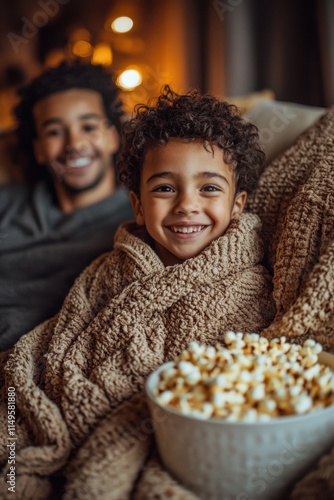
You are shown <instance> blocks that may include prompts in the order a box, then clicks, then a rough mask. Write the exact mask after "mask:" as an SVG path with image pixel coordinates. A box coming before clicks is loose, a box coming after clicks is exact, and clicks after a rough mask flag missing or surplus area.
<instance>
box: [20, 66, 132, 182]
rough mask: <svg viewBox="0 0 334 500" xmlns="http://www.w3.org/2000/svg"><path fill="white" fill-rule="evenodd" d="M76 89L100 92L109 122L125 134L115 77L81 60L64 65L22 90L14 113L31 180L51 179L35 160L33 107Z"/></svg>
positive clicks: (100, 67) (48, 72) (101, 68)
mask: <svg viewBox="0 0 334 500" xmlns="http://www.w3.org/2000/svg"><path fill="white" fill-rule="evenodd" d="M72 89H87V90H94V91H95V92H98V93H99V94H100V95H101V98H102V101H103V105H104V109H105V113H106V117H107V119H108V121H109V122H110V123H112V124H113V125H115V127H116V128H117V130H118V132H119V133H120V131H121V117H122V115H123V111H122V106H121V102H120V100H119V89H118V87H117V86H116V84H115V82H114V79H113V75H112V74H111V73H110V72H108V71H107V70H106V69H105V68H104V67H103V66H102V65H91V64H89V63H82V62H81V61H79V60H75V61H72V62H68V61H63V62H61V63H60V64H59V65H58V66H57V67H55V68H51V69H49V70H47V71H45V72H44V73H42V74H41V75H40V76H38V77H37V78H35V79H34V80H33V81H32V82H30V83H29V84H28V85H26V86H25V87H23V88H21V89H20V90H19V95H20V97H21V100H20V103H19V104H18V105H17V106H16V108H15V109H14V115H15V117H16V121H17V130H16V131H17V137H18V141H19V146H20V148H21V150H22V152H23V153H24V155H25V156H26V159H27V169H28V170H29V178H33V179H34V180H37V179H38V178H40V177H45V175H47V176H48V174H47V169H45V168H42V167H39V166H38V165H37V164H36V160H35V156H34V150H33V140H34V139H35V137H36V128H35V120H34V116H33V107H34V106H35V104H37V102H39V101H40V100H42V99H44V98H46V97H48V96H50V95H52V94H55V93H57V92H64V91H66V90H72Z"/></svg>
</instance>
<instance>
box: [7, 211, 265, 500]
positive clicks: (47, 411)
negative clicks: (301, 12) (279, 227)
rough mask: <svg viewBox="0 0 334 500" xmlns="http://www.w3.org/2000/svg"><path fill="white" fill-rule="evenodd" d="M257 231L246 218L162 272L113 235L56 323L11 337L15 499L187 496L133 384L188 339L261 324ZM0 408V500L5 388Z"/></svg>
mask: <svg viewBox="0 0 334 500" xmlns="http://www.w3.org/2000/svg"><path fill="white" fill-rule="evenodd" d="M260 226H261V225H260V222H259V219H258V217H257V216H256V215H253V214H247V213H245V214H243V215H242V216H241V217H240V218H239V219H238V220H235V221H232V224H231V225H230V227H229V229H228V230H227V232H226V234H225V235H224V236H222V237H220V238H219V239H218V240H216V241H214V242H212V243H211V244H210V246H209V247H207V248H206V249H205V250H204V251H203V252H202V253H201V254H200V255H198V256H197V257H194V258H192V259H189V260H187V261H185V262H184V263H182V264H179V265H176V266H172V267H167V268H165V267H164V266H163V264H162V262H161V261H160V260H159V258H158V257H157V255H156V254H155V252H154V251H153V250H152V248H151V247H150V246H149V245H148V244H147V243H145V241H143V239H141V238H139V237H138V236H137V235H136V233H135V230H136V226H134V225H131V224H130V225H126V226H121V227H120V229H119V231H118V233H117V235H116V239H115V246H114V248H115V250H114V251H113V252H111V253H109V254H105V255H103V256H101V257H100V258H99V259H97V260H96V261H94V262H93V263H92V264H91V265H90V266H89V267H88V268H87V269H86V270H85V271H84V272H83V274H82V275H81V276H80V277H79V278H78V279H77V280H76V282H75V284H74V285H73V287H72V289H71V291H70V292H69V294H68V296H67V298H66V299H65V302H64V305H63V307H62V309H61V311H60V312H59V313H58V315H57V316H55V317H53V318H52V319H50V320H49V321H47V322H45V323H43V324H42V325H40V326H39V327H37V328H36V329H35V330H33V331H32V332H31V333H29V334H28V335H26V336H24V337H22V338H21V340H20V341H19V342H18V343H17V345H16V347H15V348H14V351H13V352H12V353H11V354H10V355H9V358H8V361H7V363H6V366H5V370H4V373H5V377H6V381H5V382H6V384H5V385H6V387H14V388H15V394H16V427H15V437H16V438H17V439H16V440H15V460H16V463H15V491H16V494H17V497H18V498H20V499H22V500H28V499H31V500H38V499H41V500H42V499H52V498H55V499H60V498H64V499H65V500H73V499H80V500H84V499H87V500H88V499H89V500H91V499H92V498H99V500H103V499H105V500H107V499H112V500H117V499H126V498H130V497H131V498H136V499H150V498H152V499H153V498H156V499H157V498H161V499H163V498H174V499H177V498H180V499H181V498H182V499H187V498H189V499H191V498H195V497H194V496H193V494H192V493H189V492H187V491H186V490H185V489H184V488H183V487H182V486H181V485H179V484H178V483H177V482H176V481H175V480H174V479H173V478H172V477H171V476H169V474H168V473H167V471H165V470H164V469H163V467H162V466H161V464H160V463H159V460H158V458H157V457H156V456H155V450H154V441H153V427H152V420H151V418H150V416H149V412H148V408H147V405H146V402H145V397H144V394H143V386H144V383H145V380H146V378H147V376H148V375H149V374H150V373H151V372H152V371H153V370H154V369H155V368H156V367H158V366H159V365H161V364H162V363H164V362H166V361H169V360H171V359H173V358H174V357H175V356H176V355H177V354H179V353H180V352H181V351H182V350H183V349H184V348H185V347H186V346H187V345H188V343H189V342H190V341H191V340H198V341H199V342H205V343H208V344H215V343H216V342H217V341H220V340H221V339H222V335H223V333H224V332H225V331H226V330H227V329H233V330H235V331H262V330H263V329H264V328H266V327H267V326H269V324H270V323H271V321H272V319H273V317H274V306H273V301H272V293H271V291H272V284H271V278H270V276H269V274H268V273H267V271H265V269H264V268H263V267H262V266H261V265H260V264H259V262H260V261H261V259H262V256H263V246H262V241H261V239H260V238H259V234H258V233H259V230H260ZM1 401H2V405H1V407H0V410H1V422H0V425H1V427H0V434H1V436H3V437H4V438H5V439H2V441H1V447H0V457H1V459H2V465H3V474H2V476H1V479H0V481H1V482H0V491H1V498H4V499H5V498H11V495H12V492H11V491H8V490H7V487H8V484H7V485H6V479H8V477H10V476H7V478H6V474H7V473H9V472H10V469H9V464H8V453H9V451H8V447H7V444H8V441H7V439H6V436H7V435H8V434H7V399H6V394H5V391H3V393H2V398H1Z"/></svg>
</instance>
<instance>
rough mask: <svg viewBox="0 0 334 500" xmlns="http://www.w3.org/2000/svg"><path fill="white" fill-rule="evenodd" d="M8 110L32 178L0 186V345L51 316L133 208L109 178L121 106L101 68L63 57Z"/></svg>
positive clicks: (112, 177) (9, 343) (10, 342)
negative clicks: (65, 60)
mask: <svg viewBox="0 0 334 500" xmlns="http://www.w3.org/2000/svg"><path fill="white" fill-rule="evenodd" d="M20 93H21V102H20V104H19V105H18V107H17V108H16V110H15V113H16V117H17V121H18V128H17V132H18V137H19V140H20V145H21V148H22V150H23V151H24V153H25V155H26V157H27V172H28V177H29V180H31V181H32V182H31V184H32V185H29V186H28V185H23V184H22V185H8V186H1V187H0V350H5V349H7V348H8V347H10V346H12V345H13V344H14V343H15V342H16V341H17V340H18V339H19V337H20V336H21V335H23V334H24V333H27V332H28V331H30V330H31V329H32V328H33V327H35V326H36V325H37V324H39V323H41V322H42V321H44V320H45V319H47V318H49V317H50V316H52V315H53V314H55V313H56V312H57V311H58V309H59V308H60V306H61V304H62V302H63V299H64V298H65V296H66V293H67V292H68V290H69V288H70V287H71V285H72V284H73V281H74V279H75V278H76V277H77V276H78V275H79V274H80V272H81V271H82V270H83V269H84V268H85V267H86V266H87V265H88V264H89V263H90V262H91V261H92V260H93V259H94V258H96V257H97V256H98V255H100V254H101V253H103V252H106V251H108V250H111V249H112V246H113V237H114V233H115V230H116V228H117V227H118V225H119V224H120V223H121V222H123V221H124V220H127V219H131V218H132V217H133V212H132V210H131V205H130V202H129V199H128V195H127V193H126V192H125V190H124V189H120V188H118V187H117V185H116V181H115V173H114V167H113V157H114V155H115V154H116V153H117V151H118V147H119V143H120V136H119V133H120V119H121V116H122V112H121V104H120V101H119V99H118V89H117V87H116V85H115V84H114V82H113V78H112V75H111V74H110V73H109V72H107V71H106V70H104V69H103V68H102V67H101V66H92V65H89V64H82V63H78V62H75V63H61V64H60V65H59V66H58V67H57V68H53V69H50V70H48V71H46V72H45V73H43V74H42V75H41V76H39V77H38V78H37V79H35V80H34V81H33V82H31V83H30V84H29V85H28V86H27V87H25V88H23V89H22V90H21V92H20Z"/></svg>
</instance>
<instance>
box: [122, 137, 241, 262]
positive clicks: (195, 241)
mask: <svg viewBox="0 0 334 500" xmlns="http://www.w3.org/2000/svg"><path fill="white" fill-rule="evenodd" d="M130 197H131V201H132V205H133V208H134V212H135V215H136V221H137V223H138V224H144V225H145V226H146V229H147V231H148V233H149V234H150V236H151V237H152V238H153V240H154V241H155V251H156V253H157V254H158V255H159V257H160V259H161V260H162V262H163V263H164V264H165V266H168V265H174V264H177V263H179V262H182V261H183V260H185V259H189V258H190V257H194V256H196V255H198V254H199V253H200V252H201V251H202V250H203V249H204V248H205V247H207V246H208V245H209V244H210V243H211V241H213V240H215V239H216V238H218V237H219V236H221V235H223V234H224V233H225V231H226V229H227V228H228V226H229V224H230V221H231V219H233V218H235V217H238V216H239V215H240V214H241V212H242V210H243V208H244V205H245V202H246V197H247V195H246V192H245V191H243V192H241V193H238V195H236V196H235V178H234V173H233V172H232V170H231V169H230V167H229V166H228V165H226V164H225V162H224V160H223V156H222V151H221V149H219V148H218V147H215V146H214V148H213V154H212V152H211V150H208V151H207V150H206V149H204V146H203V142H202V141H196V142H187V141H183V140H179V139H171V140H169V142H168V143H167V144H166V145H164V146H155V147H153V148H152V149H150V150H148V152H147V154H146V156H145V159H144V163H143V169H142V174H141V184H140V199H139V198H138V197H137V196H136V195H135V194H134V193H133V192H131V193H130Z"/></svg>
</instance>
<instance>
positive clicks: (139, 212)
mask: <svg viewBox="0 0 334 500" xmlns="http://www.w3.org/2000/svg"><path fill="white" fill-rule="evenodd" d="M129 196H130V201H131V205H132V209H133V212H134V214H135V218H136V222H137V224H139V225H140V226H144V224H145V217H144V212H143V207H142V205H141V202H140V199H139V198H138V196H137V195H136V193H134V192H133V191H130V193H129Z"/></svg>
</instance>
